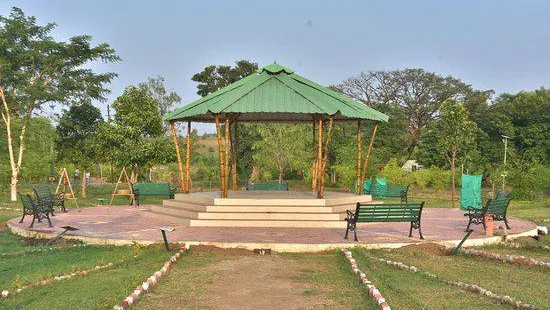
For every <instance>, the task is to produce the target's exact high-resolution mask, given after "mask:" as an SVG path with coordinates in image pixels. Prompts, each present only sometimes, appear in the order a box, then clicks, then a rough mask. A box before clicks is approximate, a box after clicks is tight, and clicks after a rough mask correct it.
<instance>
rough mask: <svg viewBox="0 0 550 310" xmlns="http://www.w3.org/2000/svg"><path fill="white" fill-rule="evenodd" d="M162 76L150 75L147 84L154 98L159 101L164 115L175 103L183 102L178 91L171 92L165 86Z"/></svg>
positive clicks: (161, 112)
mask: <svg viewBox="0 0 550 310" xmlns="http://www.w3.org/2000/svg"><path fill="white" fill-rule="evenodd" d="M164 82H165V81H164V78H163V77H162V76H160V75H159V76H156V77H150V78H148V79H147V82H145V83H142V84H145V85H146V87H147V89H149V91H150V92H151V95H152V96H153V98H154V99H155V100H156V101H157V102H158V106H159V110H160V114H161V115H164V114H166V112H168V109H170V108H171V107H172V106H173V105H174V104H176V103H179V102H181V97H180V96H179V95H178V94H177V93H176V92H169V91H168V90H166V87H165V86H164Z"/></svg>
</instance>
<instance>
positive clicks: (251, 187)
mask: <svg viewBox="0 0 550 310" xmlns="http://www.w3.org/2000/svg"><path fill="white" fill-rule="evenodd" d="M288 189H289V187H288V183H277V182H261V183H248V184H247V185H246V190H248V191H287V190H288Z"/></svg>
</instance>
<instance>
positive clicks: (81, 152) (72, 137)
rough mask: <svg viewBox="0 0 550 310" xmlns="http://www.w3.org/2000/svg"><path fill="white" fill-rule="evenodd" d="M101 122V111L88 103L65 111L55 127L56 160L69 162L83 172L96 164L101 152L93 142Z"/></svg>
mask: <svg viewBox="0 0 550 310" xmlns="http://www.w3.org/2000/svg"><path fill="white" fill-rule="evenodd" d="M102 122H103V116H102V115H101V111H99V109H98V108H96V107H94V106H93V105H91V104H90V103H88V102H84V103H83V104H81V105H74V106H71V107H70V108H69V110H65V111H64V112H63V114H62V115H61V118H60V119H59V123H58V125H57V127H56V131H57V140H56V147H57V156H58V160H60V161H67V162H70V163H72V164H74V165H75V166H78V167H82V168H83V169H84V170H88V168H89V167H91V166H92V165H93V164H94V163H97V162H98V159H99V158H100V156H99V155H100V154H101V150H100V149H99V148H98V146H97V145H96V144H95V143H94V142H95V141H96V139H95V135H96V133H97V130H98V128H99V126H100V124H101V123H102Z"/></svg>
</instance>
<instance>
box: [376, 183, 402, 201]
mask: <svg viewBox="0 0 550 310" xmlns="http://www.w3.org/2000/svg"><path fill="white" fill-rule="evenodd" d="M408 192H409V185H402V184H387V185H384V186H379V185H375V186H374V188H372V189H371V194H372V196H374V197H378V198H384V197H407V194H408Z"/></svg>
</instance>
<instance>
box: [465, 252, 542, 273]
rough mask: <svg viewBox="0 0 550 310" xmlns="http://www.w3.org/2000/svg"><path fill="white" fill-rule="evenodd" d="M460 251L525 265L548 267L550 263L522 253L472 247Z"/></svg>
mask: <svg viewBox="0 0 550 310" xmlns="http://www.w3.org/2000/svg"><path fill="white" fill-rule="evenodd" d="M460 252H461V253H464V254H468V255H473V256H476V257H482V258H485V259H491V260H497V261H501V262H506V263H510V264H520V265H525V266H539V267H541V268H543V269H550V263H547V262H544V261H541V260H538V259H534V258H530V257H526V256H523V255H509V254H499V253H493V252H485V251H482V250H474V249H462V250H461V251H460Z"/></svg>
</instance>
